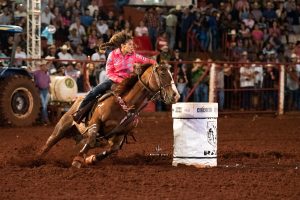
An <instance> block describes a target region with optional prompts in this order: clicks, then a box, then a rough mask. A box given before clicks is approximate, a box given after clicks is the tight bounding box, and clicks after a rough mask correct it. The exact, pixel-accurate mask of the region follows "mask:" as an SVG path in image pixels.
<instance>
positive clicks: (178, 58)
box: [170, 49, 185, 75]
mask: <svg viewBox="0 0 300 200" xmlns="http://www.w3.org/2000/svg"><path fill="white" fill-rule="evenodd" d="M170 61H176V62H182V61H183V59H182V56H181V54H180V51H179V49H175V51H173V55H172V56H171V58H170ZM182 65H185V64H182V63H177V68H178V69H177V72H178V74H180V73H181V72H182ZM174 67H175V64H173V67H172V69H171V72H172V73H173V69H174ZM181 75H183V74H181Z"/></svg>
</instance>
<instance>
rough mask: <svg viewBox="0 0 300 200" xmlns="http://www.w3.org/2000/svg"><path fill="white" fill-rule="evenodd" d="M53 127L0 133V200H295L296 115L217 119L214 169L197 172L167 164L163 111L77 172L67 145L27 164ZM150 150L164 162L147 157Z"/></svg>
mask: <svg viewBox="0 0 300 200" xmlns="http://www.w3.org/2000/svg"><path fill="white" fill-rule="evenodd" d="M53 128H54V126H47V127H44V126H34V127H30V128H10V127H1V128H0V199H1V200H6V199H18V200H19V199H66V200H69V199H155V200H156V199H180V200H182V199H202V200H203V199H264V200H266V199H295V200H297V199H300V169H299V168H300V116H298V117H297V116H293V117H291V116H284V117H283V118H280V119H279V118H274V117H267V116H265V117H262V116H260V117H253V116H250V117H249V116H248V117H242V118H241V117H240V118H237V117H219V119H218V167H215V168H205V169H197V168H195V167H191V166H183V165H180V166H178V167H173V166H172V164H171V163H172V150H173V133H172V118H171V116H170V113H161V114H157V113H147V114H144V115H143V116H142V117H141V122H140V124H139V127H138V128H137V131H138V133H137V134H136V135H135V137H136V139H137V142H135V143H133V141H132V140H130V143H129V144H125V145H124V147H123V149H122V150H121V151H120V152H119V153H118V154H117V155H115V156H112V157H109V158H108V159H106V160H104V161H103V162H101V163H99V164H97V165H95V166H91V167H88V168H81V169H74V168H72V167H71V166H70V164H71V161H72V159H73V156H74V155H75V154H76V152H77V149H76V146H75V144H74V142H73V141H72V140H68V139H65V140H62V141H61V142H60V143H59V144H58V145H56V146H55V147H54V148H53V149H52V150H51V151H50V152H49V154H48V156H47V157H46V158H45V160H42V161H36V160H35V159H34V155H35V153H36V152H37V151H38V149H39V148H40V147H41V145H42V144H43V143H44V142H45V141H46V139H47V137H48V136H49V135H50V134H51V132H52V130H53ZM158 145H159V147H160V148H161V149H162V150H161V153H163V154H168V155H167V156H160V157H157V156H156V157H155V156H149V154H152V153H155V148H156V147H157V146H158ZM97 150H98V151H100V150H99V149H97Z"/></svg>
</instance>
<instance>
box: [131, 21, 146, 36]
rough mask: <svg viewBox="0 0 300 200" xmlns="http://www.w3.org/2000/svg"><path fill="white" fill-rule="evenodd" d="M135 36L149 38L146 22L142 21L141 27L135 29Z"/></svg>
mask: <svg viewBox="0 0 300 200" xmlns="http://www.w3.org/2000/svg"><path fill="white" fill-rule="evenodd" d="M134 34H135V36H137V37H141V36H148V28H147V27H146V26H145V23H144V21H140V23H139V26H137V27H136V28H135V29H134Z"/></svg>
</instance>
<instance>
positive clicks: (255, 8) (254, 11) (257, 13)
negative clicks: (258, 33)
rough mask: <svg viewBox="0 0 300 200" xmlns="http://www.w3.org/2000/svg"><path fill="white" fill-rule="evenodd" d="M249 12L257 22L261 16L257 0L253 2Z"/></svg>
mask: <svg viewBox="0 0 300 200" xmlns="http://www.w3.org/2000/svg"><path fill="white" fill-rule="evenodd" d="M251 14H252V15H253V17H254V19H255V21H256V22H259V21H260V19H261V18H262V16H263V15H262V11H261V9H260V5H259V3H258V2H254V4H253V9H252V11H251Z"/></svg>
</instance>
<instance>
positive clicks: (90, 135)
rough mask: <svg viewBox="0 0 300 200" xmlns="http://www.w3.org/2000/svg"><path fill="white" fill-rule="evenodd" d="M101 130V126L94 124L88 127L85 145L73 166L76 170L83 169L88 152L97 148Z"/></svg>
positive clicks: (74, 160)
mask: <svg viewBox="0 0 300 200" xmlns="http://www.w3.org/2000/svg"><path fill="white" fill-rule="evenodd" d="M98 130H99V124H98V123H94V124H92V125H90V126H89V127H88V130H87V134H86V137H87V138H86V140H85V144H84V145H83V147H82V149H81V150H80V151H79V154H78V155H77V156H76V157H75V158H74V159H73V162H72V166H73V167H76V168H81V166H82V165H83V164H84V163H85V155H86V154H87V153H88V151H89V150H90V149H91V148H93V147H94V146H95V143H96V137H97V133H98Z"/></svg>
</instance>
